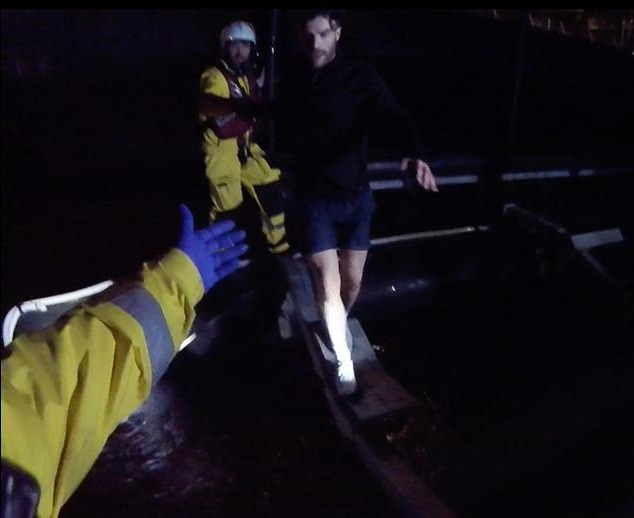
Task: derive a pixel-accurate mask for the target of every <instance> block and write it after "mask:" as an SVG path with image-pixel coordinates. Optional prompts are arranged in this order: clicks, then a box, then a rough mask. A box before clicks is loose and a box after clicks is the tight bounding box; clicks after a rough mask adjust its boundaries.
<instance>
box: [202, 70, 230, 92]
mask: <svg viewBox="0 0 634 518" xmlns="http://www.w3.org/2000/svg"><path fill="white" fill-rule="evenodd" d="M200 91H201V92H202V93H205V94H212V95H217V96H218V97H224V98H225V99H228V98H229V97H230V96H231V95H230V92H229V84H228V83H227V79H226V78H225V76H224V74H223V73H222V72H221V71H220V69H219V68H218V67H209V68H206V69H205V70H204V71H203V73H202V74H201V76H200Z"/></svg>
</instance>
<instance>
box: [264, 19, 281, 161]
mask: <svg viewBox="0 0 634 518" xmlns="http://www.w3.org/2000/svg"><path fill="white" fill-rule="evenodd" d="M278 15H279V9H273V10H271V39H270V48H269V64H268V67H267V71H266V94H267V99H268V101H269V102H273V101H274V99H275V43H276V42H275V40H276V38H277V20H278ZM267 151H268V153H269V154H270V155H271V157H275V120H274V119H273V118H270V119H269V120H268V149H267Z"/></svg>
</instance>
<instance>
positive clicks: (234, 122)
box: [209, 63, 260, 139]
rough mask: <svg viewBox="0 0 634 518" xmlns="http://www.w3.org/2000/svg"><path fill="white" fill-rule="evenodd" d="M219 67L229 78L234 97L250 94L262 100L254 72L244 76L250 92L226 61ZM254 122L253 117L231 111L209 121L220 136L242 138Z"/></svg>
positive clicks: (254, 98) (230, 89) (226, 77)
mask: <svg viewBox="0 0 634 518" xmlns="http://www.w3.org/2000/svg"><path fill="white" fill-rule="evenodd" d="M217 67H218V70H220V71H221V72H222V75H223V76H224V77H225V79H226V80H227V84H228V85H229V95H230V96H231V98H232V99H239V98H241V97H245V96H249V97H251V99H253V100H255V101H259V100H260V87H259V86H258V84H257V82H256V78H255V76H254V75H253V74H252V73H247V74H245V76H244V77H246V80H247V82H248V84H249V93H247V92H246V91H245V90H244V88H242V86H241V85H240V82H239V80H238V76H237V75H236V74H235V73H234V72H233V71H232V70H231V69H229V67H227V66H226V65H225V64H224V63H220V64H219V65H217ZM253 122H254V121H253V120H252V119H243V118H240V117H238V115H237V114H235V113H229V114H227V115H221V116H219V117H212V118H211V119H210V121H209V125H210V127H211V129H212V130H213V131H214V133H215V134H216V135H217V136H218V138H221V139H227V138H240V137H242V136H244V134H245V133H246V132H247V131H249V130H250V129H251V128H252V126H253Z"/></svg>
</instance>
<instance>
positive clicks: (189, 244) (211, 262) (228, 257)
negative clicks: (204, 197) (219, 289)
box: [176, 203, 249, 292]
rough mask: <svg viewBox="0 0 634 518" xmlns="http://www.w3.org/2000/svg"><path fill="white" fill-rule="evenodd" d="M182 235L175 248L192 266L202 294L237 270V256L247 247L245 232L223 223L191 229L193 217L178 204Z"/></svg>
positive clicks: (230, 224)
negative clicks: (201, 284) (195, 269)
mask: <svg viewBox="0 0 634 518" xmlns="http://www.w3.org/2000/svg"><path fill="white" fill-rule="evenodd" d="M180 212H181V233H180V240H179V242H178V244H177V245H176V247H177V248H179V249H180V250H182V251H183V252H184V253H185V254H186V255H187V256H188V257H189V258H190V259H191V260H192V262H193V263H194V265H195V266H196V268H197V269H198V272H199V273H200V277H201V279H202V281H203V287H204V290H205V292H206V291H208V290H209V289H210V288H211V287H212V286H214V285H215V284H216V283H217V282H218V281H220V280H221V279H223V278H224V277H226V276H227V275H229V274H230V273H232V272H234V271H235V270H236V269H237V268H238V257H240V256H241V255H242V254H244V253H245V252H246V251H247V249H248V248H249V247H248V246H247V245H246V243H245V242H244V239H245V237H246V233H245V232H244V231H243V230H239V229H236V228H235V223H234V222H233V221H231V220H223V221H220V222H218V223H214V224H212V225H209V226H208V227H206V228H203V229H201V230H194V217H193V216H192V213H191V211H190V210H189V208H188V207H187V205H185V204H182V203H181V205H180Z"/></svg>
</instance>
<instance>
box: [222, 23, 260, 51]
mask: <svg viewBox="0 0 634 518" xmlns="http://www.w3.org/2000/svg"><path fill="white" fill-rule="evenodd" d="M236 40H242V41H250V42H251V43H253V44H254V45H255V43H256V41H255V29H254V28H253V25H251V24H250V23H249V22H243V21H242V20H238V21H235V22H231V23H230V24H229V25H227V26H226V27H225V28H224V29H222V31H220V47H221V48H224V46H225V43H227V42H228V41H236Z"/></svg>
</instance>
